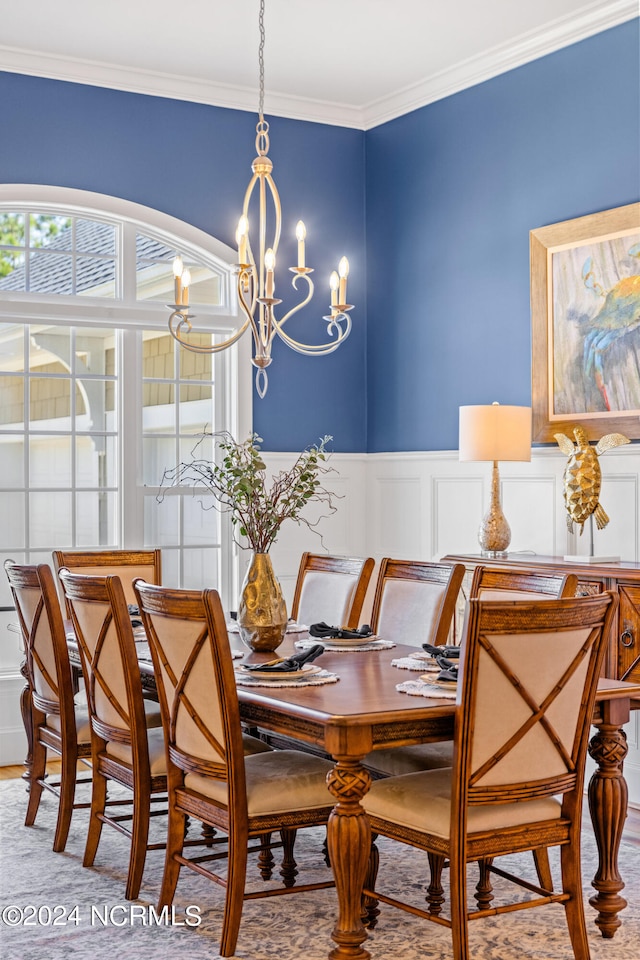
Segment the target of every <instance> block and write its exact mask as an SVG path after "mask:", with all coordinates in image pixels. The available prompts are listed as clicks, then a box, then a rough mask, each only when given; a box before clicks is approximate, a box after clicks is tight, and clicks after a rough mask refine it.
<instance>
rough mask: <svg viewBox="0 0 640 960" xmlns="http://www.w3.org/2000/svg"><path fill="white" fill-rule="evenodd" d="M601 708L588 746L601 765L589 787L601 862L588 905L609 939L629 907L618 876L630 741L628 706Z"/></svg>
mask: <svg viewBox="0 0 640 960" xmlns="http://www.w3.org/2000/svg"><path fill="white" fill-rule="evenodd" d="M602 708H603V717H604V719H603V720H602V722H600V723H599V724H598V732H597V733H596V734H595V736H594V737H593V739H592V740H591V743H590V744H589V753H590V754H591V756H592V757H593V759H594V760H595V761H596V763H597V764H598V769H597V770H596V771H595V773H594V774H593V776H592V778H591V782H590V783H589V810H590V811H591V820H592V822H593V829H594V833H595V836H596V842H597V844H598V858H599V859H598V872H597V873H596V875H595V877H594V879H593V880H592V886H594V887H595V889H596V890H597V891H598V892H597V894H596V895H595V896H594V897H591V899H590V900H589V903H590V904H591V906H592V907H593V908H594V909H595V910H597V911H598V916H597V917H596V920H595V922H596V925H597V926H598V927H599V928H600V932H601V933H602V936H603V937H606V938H607V939H610V938H611V937H613V936H614V934H615V932H616V930H617V929H618V927H619V926H620V922H621V921H620V920H619V919H618V914H619V913H620V911H621V910H623V909H624V908H625V907H626V905H627V901H626V900H625V899H624V897H621V896H619V895H618V894H619V892H620V891H621V890H622V889H623V888H624V881H623V880H622V878H621V877H620V873H619V872H618V851H619V849H620V840H621V837H622V829H623V827H624V821H625V819H626V816H627V784H626V782H625V779H624V777H623V775H622V766H623V761H624V758H625V756H626V755H627V738H626V736H625V733H624V730H622V729H621V727H622V724H623V723H625V722H626V721H627V720H628V719H629V704H628V702H626V703H625V702H624V701H615V700H614V701H611V702H610V703H604V704H603V705H602ZM625 708H626V710H625Z"/></svg>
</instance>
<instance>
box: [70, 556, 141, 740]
mask: <svg viewBox="0 0 640 960" xmlns="http://www.w3.org/2000/svg"><path fill="white" fill-rule="evenodd" d="M58 575H59V578H60V582H61V583H62V587H63V590H64V595H65V599H66V601H67V603H68V605H69V609H70V614H71V619H72V622H73V626H74V630H75V634H76V639H77V642H78V649H79V652H80V659H81V662H82V669H83V673H84V678H85V686H86V690H87V701H88V704H89V713H90V717H91V725H92V729H93V730H94V732H95V733H96V735H97V736H98V737H99V738H101V739H102V740H104V741H105V742H106V741H110V742H115V743H120V744H124V745H126V746H131V747H133V749H134V751H136V750H137V751H141V752H142V753H143V755H144V753H145V752H146V751H147V739H146V720H145V711H144V703H143V698H142V684H141V681H140V670H139V667H138V659H137V655H136V647H135V639H134V636H133V628H132V626H131V618H130V616H129V612H128V610H127V600H126V597H125V593H124V588H123V585H122V583H121V581H120V578H119V577H117V576H107V577H97V576H89V575H87V574H81V573H71V571H69V570H67V569H66V568H64V567H63V568H62V569H61V570H59V572H58Z"/></svg>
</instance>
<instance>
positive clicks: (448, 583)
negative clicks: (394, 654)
mask: <svg viewBox="0 0 640 960" xmlns="http://www.w3.org/2000/svg"><path fill="white" fill-rule="evenodd" d="M464 572H465V569H464V566H463V565H462V564H461V563H453V564H452V563H428V562H426V561H421V560H391V559H390V558H389V557H385V559H384V560H381V561H380V570H379V572H378V580H377V583H376V592H375V597H374V600H373V611H372V614H371V627H372V629H373V632H374V633H377V634H380V636H381V637H383V638H384V639H385V640H393V641H395V642H397V643H407V644H410V645H411V646H415V647H419V646H421V645H422V644H423V643H432V644H436V645H437V646H442V645H443V644H445V643H446V642H447V637H448V634H449V629H450V626H451V621H452V617H453V612H454V609H455V603H456V598H457V596H458V591H459V590H460V584H461V583H462V579H463V577H464Z"/></svg>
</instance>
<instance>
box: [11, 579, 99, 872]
mask: <svg viewBox="0 0 640 960" xmlns="http://www.w3.org/2000/svg"><path fill="white" fill-rule="evenodd" d="M4 567H5V570H6V572H7V577H8V579H9V585H10V587H11V593H12V595H13V600H14V603H15V607H16V612H17V614H18V620H19V622H20V630H21V633H22V640H23V644H24V651H25V657H26V660H25V672H26V675H27V676H26V679H27V688H26V689H25V693H24V695H23V696H24V699H23V702H22V709H23V714H26V717H27V719H26V723H25V725H26V726H27V728H28V729H29V731H30V743H29V747H30V751H31V763H30V764H28V765H27V776H28V790H29V801H28V804H27V813H26V817H25V821H24V822H25V826H27V827H30V826H32V825H33V824H34V823H35V819H36V815H37V813H38V808H39V806H40V799H41V797H42V791H43V790H49V791H50V792H51V793H53V794H55V795H56V796H57V797H58V817H57V821H56V829H55V834H54V839H53V849H54V850H55V851H56V853H59V852H61V851H62V850H64V848H65V846H66V842H67V838H68V836H69V827H70V825H71V816H72V813H73V811H74V810H75V809H78V808H80V807H88V806H89V804H88V803H75V802H74V800H75V790H76V784H78V783H90V782H91V777H88V778H78V776H77V767H78V761H82V762H83V763H85V764H86V766H87V768H89V769H90V767H91V764H90V761H89V757H90V756H91V733H90V728H89V717H88V714H87V709H86V706H84V707H83V706H82V705H77V704H76V702H75V700H74V690H73V683H72V673H71V664H70V662H69V653H68V650H67V642H66V637H65V630H64V623H63V620H62V613H61V611H60V604H59V601H58V594H57V591H56V585H55V581H54V578H53V574H52V572H51V568H50V567H49V566H47V565H46V564H39V565H37V566H21V565H19V564H17V563H14V562H13V561H12V560H7V561H6V562H5V565H4ZM50 750H51V751H53V753H55V754H57V755H58V756H59V757H60V760H61V767H60V779H59V780H57V779H51V778H49V777H47V774H46V764H47V756H48V752H49V751H50Z"/></svg>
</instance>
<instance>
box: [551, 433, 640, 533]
mask: <svg viewBox="0 0 640 960" xmlns="http://www.w3.org/2000/svg"><path fill="white" fill-rule="evenodd" d="M573 435H574V437H575V438H576V442H575V444H574V442H573V440H571V439H570V438H569V437H567V436H566V434H564V433H556V434H554V436H555V438H556V440H557V442H558V446H559V447H560V449H561V450H562V452H563V453H564V454H566V455H567V457H568V458H569V459H568V460H567V465H566V467H565V468H564V477H563V479H564V502H565V506H566V508H567V527H568V529H569V533H573V524H574V523H577V524H578V525H579V527H580V534H581V535H582V531H583V530H584V522H585V520H588V519H589V517H590V516H591V515H592V514H593V517H594V520H595V521H596V525H597V527H598V530H602V529H603V527H606V525H607V524H608V523H609V517H608V516H607V514H606V513H605V511H604V509H603V507H602V504H601V503H600V487H601V486H602V473H601V471H600V463H599V462H598V457H599V456H600V454H601V453H604V452H605V450H611V449H612V448H613V447H619V446H621V445H622V444H623V443H630V442H631V441H630V440H629V438H628V437H625V436H624V435H623V434H621V433H607V434H606V435H605V436H604V437H601V438H600V440H598V442H597V443H596V445H595V446H593V447H592V446H591V444H590V443H589V441H588V440H587V435H586V434H585V432H584V430H583V429H582V427H576V428H575V430H574V431H573Z"/></svg>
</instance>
